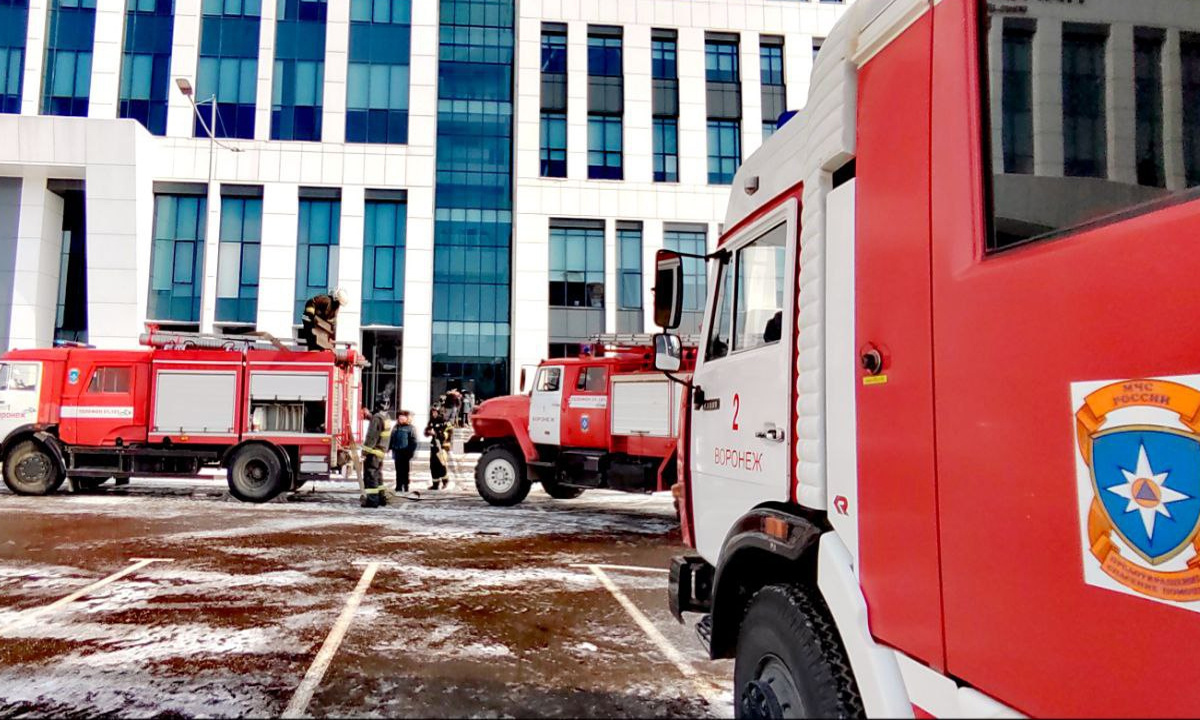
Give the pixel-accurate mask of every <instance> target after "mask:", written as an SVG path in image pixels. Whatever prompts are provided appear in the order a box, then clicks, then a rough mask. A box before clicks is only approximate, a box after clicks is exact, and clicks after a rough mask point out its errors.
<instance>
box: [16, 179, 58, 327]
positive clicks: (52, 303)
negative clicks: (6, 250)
mask: <svg viewBox="0 0 1200 720" xmlns="http://www.w3.org/2000/svg"><path fill="white" fill-rule="evenodd" d="M20 200H21V206H20V212H19V215H18V217H19V219H18V227H17V242H16V256H15V258H14V263H13V270H12V314H11V319H10V321H9V333H8V337H9V345H10V347H13V348H35V347H49V346H50V345H52V344H53V343H54V320H55V315H56V314H57V309H58V269H59V263H60V257H59V254H60V253H61V252H62V218H63V200H62V198H61V197H59V196H58V195H56V194H54V193H52V192H50V191H49V190H47V189H46V175H45V173H39V172H30V173H28V174H27V175H26V176H25V180H24V184H23V186H22V192H21V198H20Z"/></svg>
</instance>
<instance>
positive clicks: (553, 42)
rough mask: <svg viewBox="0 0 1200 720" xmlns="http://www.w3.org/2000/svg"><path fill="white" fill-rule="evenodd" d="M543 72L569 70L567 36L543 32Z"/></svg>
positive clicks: (563, 71) (558, 72) (559, 72)
mask: <svg viewBox="0 0 1200 720" xmlns="http://www.w3.org/2000/svg"><path fill="white" fill-rule="evenodd" d="M542 72H544V73H557V74H563V73H565V72H567V36H566V35H559V34H557V33H542Z"/></svg>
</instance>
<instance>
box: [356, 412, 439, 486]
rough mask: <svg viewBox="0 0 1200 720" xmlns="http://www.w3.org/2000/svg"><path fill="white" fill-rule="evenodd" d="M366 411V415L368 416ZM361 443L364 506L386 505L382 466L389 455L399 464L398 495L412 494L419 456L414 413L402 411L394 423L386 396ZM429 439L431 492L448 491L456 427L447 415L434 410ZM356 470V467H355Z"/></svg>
mask: <svg viewBox="0 0 1200 720" xmlns="http://www.w3.org/2000/svg"><path fill="white" fill-rule="evenodd" d="M365 412H366V411H365V409H364V413H365ZM369 418H370V421H369V423H368V425H367V432H366V435H365V436H364V437H363V442H362V446H361V447H362V470H361V471H360V472H359V477H360V479H361V484H362V500H361V504H362V506H363V507H372V508H374V507H382V506H384V505H387V495H386V494H385V491H384V487H383V463H384V460H385V458H386V457H387V455H388V453H390V454H391V455H392V461H393V462H394V463H395V465H396V490H395V491H396V492H397V493H407V492H408V491H409V473H410V466H411V463H412V459H413V457H415V456H416V454H417V446H418V442H417V433H416V430H415V429H414V428H413V424H412V413H410V412H409V411H407V410H400V411H399V412H398V413H396V419H395V421H393V420H392V417H391V399H390V398H388V397H387V396H386V395H385V396H381V397H380V398H378V399H377V400H376V402H375V407H374V412H372V413H369ZM425 437H427V438H429V471H430V476H431V478H432V480H431V485H430V487H429V489H430V490H438V489H445V488H446V487H447V486H448V485H449V484H450V477H449V476H450V451H451V447H452V445H453V440H454V426H453V424H452V423H451V422H450V421H449V420H448V419H447V417H446V413H445V412H444V411H443V410H442V409H441V408H438V407H434V408H433V409H431V410H430V413H429V425H427V426H426V427H425ZM356 470H357V468H356Z"/></svg>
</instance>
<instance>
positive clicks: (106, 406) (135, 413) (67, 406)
mask: <svg viewBox="0 0 1200 720" xmlns="http://www.w3.org/2000/svg"><path fill="white" fill-rule="evenodd" d="M146 372H147V369H146V367H145V366H143V365H134V364H131V363H127V362H126V363H121V362H113V363H105V362H103V361H101V362H97V363H96V364H95V365H93V366H92V367H91V369H90V371H87V372H85V374H84V376H83V377H82V378H80V379H79V381H78V382H77V383H73V384H72V383H69V382H68V385H67V387H66V389H65V390H64V392H63V402H62V426H61V428H60V432H61V435H62V438H63V440H64V441H66V442H68V443H71V444H75V445H93V446H101V445H113V444H115V443H116V441H117V439H118V438H120V439H121V440H122V441H124V442H127V443H128V442H141V441H144V440H145V439H146V418H145V413H146V410H145V403H144V402H143V403H137V402H135V401H134V391H135V388H136V387H138V386H141V387H145V384H146V378H145V374H146ZM139 373H141V376H140V377H139Z"/></svg>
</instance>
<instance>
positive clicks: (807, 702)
mask: <svg viewBox="0 0 1200 720" xmlns="http://www.w3.org/2000/svg"><path fill="white" fill-rule="evenodd" d="M733 683H734V684H733V687H734V698H735V704H734V709H735V711H736V714H737V717H739V718H803V717H829V718H848V717H862V716H863V715H864V711H863V706H862V699H861V697H860V696H859V694H858V686H857V685H856V684H855V682H854V675H853V673H852V672H851V670H850V662H849V660H847V658H846V651H845V649H844V648H843V647H842V643H841V639H840V638H839V637H838V634H837V629H836V628H835V627H834V624H833V620H832V619H831V618H830V617H829V611H828V610H826V609H825V604H824V603H823V602H822V601H821V600H820V599H819V598H817V597H816V596H815V595H813V594H812V593H811V592H809V591H806V590H805V589H803V588H799V587H795V586H791V585H768V586H767V587H765V588H763V589H762V590H759V591H758V592H757V593H756V594H755V595H754V597H753V598H751V600H750V609H749V610H748V611H747V612H746V618H745V620H744V621H743V622H742V629H741V632H740V634H739V636H738V644H737V657H736V659H735V661H734V668H733Z"/></svg>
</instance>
